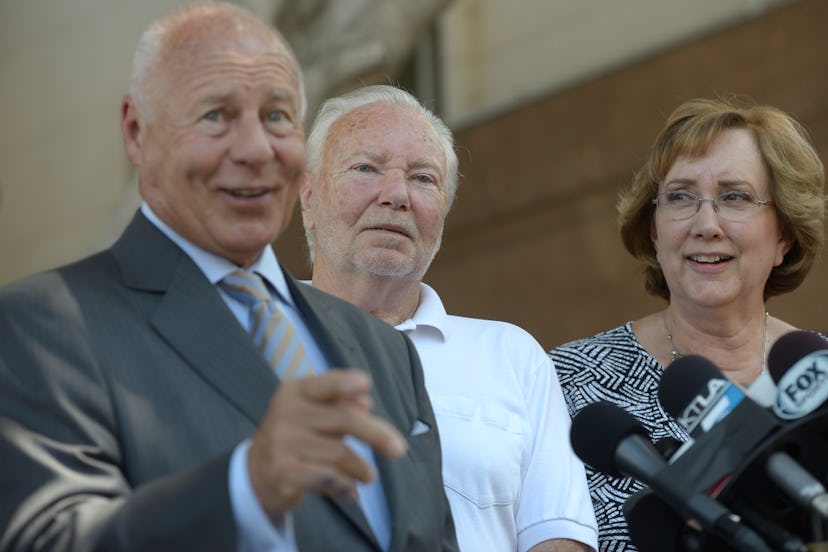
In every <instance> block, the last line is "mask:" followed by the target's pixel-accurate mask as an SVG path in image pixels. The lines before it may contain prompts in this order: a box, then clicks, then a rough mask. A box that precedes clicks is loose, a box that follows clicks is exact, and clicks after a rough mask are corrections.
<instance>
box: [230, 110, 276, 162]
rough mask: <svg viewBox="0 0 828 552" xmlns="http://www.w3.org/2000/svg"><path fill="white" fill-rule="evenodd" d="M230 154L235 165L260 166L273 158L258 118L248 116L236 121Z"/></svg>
mask: <svg viewBox="0 0 828 552" xmlns="http://www.w3.org/2000/svg"><path fill="white" fill-rule="evenodd" d="M230 154H231V157H232V158H233V160H234V161H236V162H237V163H244V164H247V165H252V166H257V165H261V164H263V163H265V162H267V161H269V160H270V159H271V158H272V157H273V148H272V146H271V144H270V140H269V137H268V133H267V130H266V129H265V127H264V123H263V122H262V121H261V120H260V119H259V117H258V116H255V117H254V116H252V115H248V116H244V117H242V118H240V119H239V120H238V122H237V126H236V129H235V136H234V139H233V144H232V147H231V150H230Z"/></svg>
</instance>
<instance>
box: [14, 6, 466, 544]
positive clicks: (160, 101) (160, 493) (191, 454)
mask: <svg viewBox="0 0 828 552" xmlns="http://www.w3.org/2000/svg"><path fill="white" fill-rule="evenodd" d="M304 102H305V100H304V91H303V89H302V80H301V74H300V71H299V67H298V65H297V63H296V60H295V58H294V56H293V54H292V53H291V51H290V49H289V47H288V46H287V45H286V44H285V42H284V40H283V39H282V38H281V37H280V36H279V35H278V34H276V33H274V32H273V31H272V30H271V29H269V28H268V27H267V26H266V25H264V24H263V23H261V22H260V21H258V20H257V19H256V18H255V17H253V16H252V15H251V14H249V13H248V12H246V11H244V10H242V9H240V8H238V7H234V6H231V5H228V4H199V5H195V6H191V7H188V8H184V9H182V10H179V11H177V12H174V13H172V14H170V15H168V16H166V17H164V18H162V19H161V20H159V21H158V22H156V23H155V24H153V25H152V26H151V27H150V28H149V29H148V30H147V31H146V32H145V34H144V35H143V36H142V38H141V40H140V42H139V44H138V47H137V49H136V54H135V59H134V67H133V77H132V83H131V87H130V94H129V95H128V96H127V97H126V98H125V99H124V102H123V105H122V121H121V122H122V129H123V134H124V141H125V146H126V151H127V154H128V156H129V158H130V160H131V161H132V163H133V164H134V165H135V167H136V170H137V174H138V184H139V189H140V192H141V195H142V197H143V199H144V204H143V205H142V207H141V210H140V212H139V213H137V214H136V216H135V218H134V219H133V221H132V222H131V223H130V225H129V226H128V228H127V229H126V230H125V232H124V234H123V235H122V236H121V238H120V239H119V240H118V241H117V242H116V243H115V244H114V245H113V246H112V247H111V248H110V249H108V250H106V251H104V252H102V253H99V254H97V255H94V256H92V257H89V258H87V259H84V260H81V261H79V262H77V263H74V264H72V265H68V266H65V267H62V268H59V269H56V270H53V271H50V272H46V273H43V274H40V275H36V276H33V277H30V278H27V279H24V280H21V281H19V282H16V283H13V284H11V285H9V286H7V287H6V288H4V289H3V290H2V291H0V550H72V551H75V550H153V551H155V550H171V551H172V550H176V551H180V550H199V551H202V550H244V551H248V550H250V551H253V550H269V551H270V550H296V549H300V550H302V551H314V550H347V551H361V550H365V551H369V550H371V551H374V550H376V551H380V550H394V551H396V550H399V551H404V550H405V551H423V552H431V551H435V550H456V542H455V538H454V527H453V523H452V520H451V516H450V513H449V510H448V505H447V502H446V499H445V495H444V494H443V491H442V480H441V477H440V448H439V441H438V437H437V432H436V424H435V422H434V414H433V412H432V408H431V405H430V403H429V401H428V398H427V395H426V393H425V389H424V386H423V375H422V370H421V367H420V364H419V360H418V357H417V355H416V352H415V351H414V349H413V347H412V345H411V343H410V341H409V340H408V339H406V338H405V337H404V336H403V335H402V334H400V333H398V332H396V331H394V330H393V329H392V328H390V327H389V326H387V325H385V324H384V323H382V322H381V321H379V320H378V319H375V318H374V317H372V316H370V315H368V314H366V313H363V312H362V311H360V310H359V309H356V308H354V307H352V306H350V305H349V304H347V303H345V302H342V301H340V300H338V299H335V298H334V297H331V296H329V295H326V294H324V293H322V292H319V291H317V290H314V289H312V288H310V287H308V286H305V285H303V284H301V283H297V282H296V281H295V280H294V279H293V278H292V277H291V276H290V275H288V274H287V273H286V272H285V271H284V270H283V269H282V268H281V267H280V266H279V264H278V262H277V260H276V257H275V254H274V253H273V250H272V249H271V246H270V243H271V242H272V241H273V240H274V239H275V238H276V237H277V236H278V235H279V234H280V232H281V231H282V230H283V229H284V227H285V226H286V224H287V222H288V220H289V217H290V214H291V212H292V208H293V205H294V203H295V200H296V196H297V192H298V187H299V183H300V180H301V177H302V171H303V166H304V132H303V120H304ZM240 269H241V270H244V271H245V273H244V274H245V275H246V276H247V277H252V278H254V279H256V280H257V281H259V282H260V283H262V285H264V286H266V287H265V288H262V289H263V293H264V294H265V295H267V296H269V297H268V299H269V301H266V304H267V305H268V308H275V309H276V310H277V311H278V312H279V313H281V316H282V319H283V320H284V319H288V320H289V322H288V323H287V324H288V325H289V326H292V328H293V331H295V335H296V336H298V340H297V339H295V338H294V339H291V340H290V341H291V345H293V344H295V343H297V342H300V343H301V347H302V348H303V349H304V351H303V353H302V354H301V356H302V358H303V359H305V360H307V361H309V363H310V365H311V366H312V371H313V372H314V375H312V376H308V377H303V378H297V379H287V378H285V379H283V380H281V381H280V379H279V378H278V377H277V376H276V374H274V371H273V369H272V368H271V366H270V365H268V363H267V362H266V359H265V357H264V356H263V354H262V351H260V350H259V349H258V348H257V344H256V343H254V338H251V334H249V333H248V331H251V330H252V331H254V332H255V330H256V326H255V323H254V321H253V320H252V319H251V314H250V313H251V311H250V310H249V308H248V306H247V305H245V304H243V303H242V302H241V301H239V300H238V298H237V297H236V296H234V295H233V294H232V293H230V292H229V291H228V289H229V288H228V287H227V286H226V284H225V282H226V280H225V278H227V277H228V276H229V277H232V276H233V275H235V274H238V272H237V271H239V270H240ZM251 275H252V276H251ZM259 279H260V280H259ZM271 303H272V304H273V305H276V306H275V307H270V305H271ZM256 323H258V322H256ZM280 323H281V322H280ZM251 326H252V328H251ZM259 344H261V343H259ZM280 351H281V350H280ZM280 351H279V352H277V353H276V354H275V357H274V358H278V357H279V356H280V355H282V353H281V352H280ZM332 368H346V369H332Z"/></svg>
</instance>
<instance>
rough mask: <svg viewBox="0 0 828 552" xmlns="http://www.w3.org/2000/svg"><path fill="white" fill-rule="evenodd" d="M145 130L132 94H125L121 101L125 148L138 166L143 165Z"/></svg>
mask: <svg viewBox="0 0 828 552" xmlns="http://www.w3.org/2000/svg"><path fill="white" fill-rule="evenodd" d="M143 130H144V125H143V122H142V121H141V117H140V116H139V115H138V109H137V108H136V107H135V101H134V100H133V99H132V97H130V96H128V95H127V96H124V99H123V101H122V102H121V133H122V134H123V137H124V149H125V150H126V154H127V157H129V160H130V161H131V162H132V164H133V165H134V166H136V167H138V166H140V165H141V143H142V142H143V140H142V138H143V136H142V133H143Z"/></svg>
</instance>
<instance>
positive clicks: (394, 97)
mask: <svg viewBox="0 0 828 552" xmlns="http://www.w3.org/2000/svg"><path fill="white" fill-rule="evenodd" d="M373 103H388V104H393V105H399V106H403V107H410V108H411V109H413V110H414V111H416V112H417V113H420V114H421V115H422V116H423V117H425V118H426V120H427V121H428V122H429V123H430V124H431V126H432V127H433V128H434V131H435V132H436V133H437V136H438V137H439V139H440V143H441V144H442V146H443V153H444V154H445V157H446V191H447V197H448V201H447V204H446V210H448V209H450V208H451V204H452V203H453V202H454V196H455V194H456V193H457V182H458V161H457V153H455V151H454V136H453V135H452V134H451V130H449V128H448V127H447V126H446V124H445V123H444V122H443V121H442V120H441V119H440V118H439V117H438V116H437V115H435V114H434V113H432V112H431V111H429V110H428V109H427V108H426V107H424V106H423V104H421V103H420V101H419V100H417V98H415V97H414V96H413V95H411V94H409V93H408V92H406V91H405V90H402V89H401V88H397V87H395V86H388V85H375V86H365V87H362V88H358V89H356V90H353V91H351V92H348V93H347V94H343V95H342V96H337V97H336V98H330V99H328V100H325V103H323V104H322V107H320V108H319V113H318V114H317V115H316V119H315V120H314V121H313V125H312V126H311V130H310V133H309V134H308V140H307V165H306V166H307V169H308V171H309V172H311V173H313V174H316V173H317V171H319V169H320V168H321V165H322V152H323V150H324V148H325V143H326V142H327V140H328V134H329V132H330V130H331V127H332V126H333V124H334V123H335V122H336V121H338V120H339V119H341V118H342V117H344V116H346V115H347V114H349V113H351V112H352V111H354V110H356V109H359V108H360V107H363V106H366V105H369V104H373Z"/></svg>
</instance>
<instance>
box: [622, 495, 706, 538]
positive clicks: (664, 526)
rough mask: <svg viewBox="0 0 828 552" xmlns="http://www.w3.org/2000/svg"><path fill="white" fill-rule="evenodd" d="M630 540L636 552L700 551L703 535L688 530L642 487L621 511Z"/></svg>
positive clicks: (659, 498) (660, 499) (670, 509)
mask: <svg viewBox="0 0 828 552" xmlns="http://www.w3.org/2000/svg"><path fill="white" fill-rule="evenodd" d="M622 510H623V513H624V519H625V520H627V530H628V532H629V534H630V539H631V540H632V542H633V544H635V546H636V547H637V548H638V550H639V552H681V551H684V552H687V551H696V550H699V551H700V550H703V549H704V548H703V547H704V544H705V543H704V536H703V535H702V533H701V532H700V531H699V530H698V529H696V528H695V527H691V526H690V525H688V524H687V523H685V522H684V520H683V519H681V518H680V517H679V516H678V514H676V512H675V511H674V510H673V509H672V508H671V507H670V506H669V505H668V504H667V503H666V502H664V500H663V499H662V498H661V497H660V496H658V495H657V494H655V493H654V492H653V491H652V489H648V488H644V489H641V490H640V491H638V492H636V493H635V494H633V495H632V496H630V498H628V499H627V500H626V502H624V506H623V508H622Z"/></svg>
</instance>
